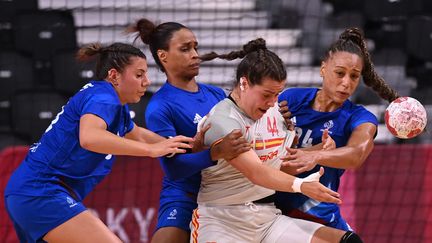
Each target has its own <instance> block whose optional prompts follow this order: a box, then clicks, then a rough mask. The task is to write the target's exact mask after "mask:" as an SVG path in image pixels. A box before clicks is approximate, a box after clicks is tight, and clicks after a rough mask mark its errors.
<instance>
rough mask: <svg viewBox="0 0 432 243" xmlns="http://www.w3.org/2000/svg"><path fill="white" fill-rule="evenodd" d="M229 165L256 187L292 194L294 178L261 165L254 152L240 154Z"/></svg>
mask: <svg viewBox="0 0 432 243" xmlns="http://www.w3.org/2000/svg"><path fill="white" fill-rule="evenodd" d="M229 163H230V164H231V165H232V166H234V167H235V168H236V169H237V170H239V171H240V172H241V173H243V175H244V176H246V177H247V178H248V179H249V180H250V181H251V182H252V183H254V184H256V185H259V186H262V187H266V188H269V189H273V190H277V191H284V192H293V190H292V184H293V182H294V179H295V177H293V176H291V175H288V174H286V173H284V172H282V171H280V170H277V169H275V168H271V167H269V166H267V165H263V164H262V162H261V161H260V160H259V158H258V156H257V155H256V153H255V152H254V151H248V152H245V153H242V154H240V155H239V156H238V157H236V158H234V159H232V160H230V161H229Z"/></svg>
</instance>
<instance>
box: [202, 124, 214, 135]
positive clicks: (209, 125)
mask: <svg viewBox="0 0 432 243" xmlns="http://www.w3.org/2000/svg"><path fill="white" fill-rule="evenodd" d="M210 127H211V124H210V123H209V124H207V125H206V126H205V127H204V128H202V129H201V131H200V132H201V133H202V134H205V133H206V132H207V131H208V130H209V129H210Z"/></svg>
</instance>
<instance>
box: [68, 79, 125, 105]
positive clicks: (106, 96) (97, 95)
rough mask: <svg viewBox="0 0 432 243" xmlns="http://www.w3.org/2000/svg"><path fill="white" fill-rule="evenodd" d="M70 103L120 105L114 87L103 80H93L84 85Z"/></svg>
mask: <svg viewBox="0 0 432 243" xmlns="http://www.w3.org/2000/svg"><path fill="white" fill-rule="evenodd" d="M71 101H72V102H76V101H79V103H82V102H84V103H87V102H94V103H104V104H113V105H117V104H120V102H119V100H118V96H117V94H116V92H115V90H114V87H112V85H111V84H110V83H109V82H106V81H104V80H93V81H90V82H89V83H87V84H86V85H84V86H83V87H82V88H81V89H80V91H78V92H77V93H76V94H75V95H74V96H73V97H72V98H71Z"/></svg>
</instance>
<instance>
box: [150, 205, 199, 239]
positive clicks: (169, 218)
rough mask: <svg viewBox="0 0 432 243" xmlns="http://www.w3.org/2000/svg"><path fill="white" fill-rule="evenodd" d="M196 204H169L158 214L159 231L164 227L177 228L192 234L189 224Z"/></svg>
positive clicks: (157, 226)
mask: <svg viewBox="0 0 432 243" xmlns="http://www.w3.org/2000/svg"><path fill="white" fill-rule="evenodd" d="M195 208H196V203H187V202H181V203H175V202H174V203H169V204H166V205H164V206H162V207H161V208H160V209H159V212H158V221H157V224H156V229H155V231H157V230H158V229H160V228H163V227H176V228H180V229H183V230H185V231H187V232H190V228H189V224H190V221H191V219H192V211H193V210H194V209H195Z"/></svg>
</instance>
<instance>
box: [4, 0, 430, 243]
mask: <svg viewBox="0 0 432 243" xmlns="http://www.w3.org/2000/svg"><path fill="white" fill-rule="evenodd" d="M142 17H145V18H148V19H150V20H153V21H156V22H157V23H162V22H167V21H176V22H180V23H182V24H184V25H186V26H188V27H190V28H191V29H192V30H193V31H194V33H195V34H196V36H197V39H198V42H199V52H200V53H201V54H204V53H207V52H210V51H216V52H220V53H225V52H228V51H231V50H237V49H239V48H240V47H241V46H242V45H243V44H245V43H247V41H249V40H252V39H255V38H257V37H263V38H264V39H266V41H267V45H268V47H269V49H271V50H273V51H275V52H276V53H277V54H278V55H279V56H280V57H281V58H282V60H283V61H284V63H285V65H286V67H287V71H288V82H287V87H296V86H300V87H304V86H307V87H319V86H320V84H321V78H320V76H319V65H320V62H321V56H322V55H323V53H324V51H325V50H326V48H327V47H328V46H329V45H330V44H331V43H332V42H333V41H334V40H336V38H338V36H339V34H340V33H341V32H342V31H343V30H344V29H345V28H347V27H352V26H355V27H359V28H361V29H363V30H364V32H365V36H366V38H367V43H368V48H369V51H370V53H371V56H372V61H373V62H374V64H375V68H376V70H377V72H378V73H379V74H380V75H381V76H382V77H383V78H384V79H385V80H386V82H387V83H388V84H389V85H391V86H392V87H393V88H394V89H396V90H397V91H398V92H399V94H400V95H402V96H412V97H414V98H416V99H418V100H419V101H420V102H422V104H423V105H424V106H425V108H426V110H427V113H428V117H429V118H430V117H431V116H430V114H432V1H430V0H410V1H408V0H350V1H344V0H81V1H80V0H39V1H38V0H0V82H1V88H0V150H2V152H1V153H0V155H1V156H0V182H1V183H2V184H0V192H2V190H3V189H4V185H5V183H6V181H7V178H8V176H9V174H10V172H11V171H12V170H13V169H14V168H15V167H16V164H17V163H19V162H20V161H21V160H22V158H23V157H24V156H25V153H26V152H27V150H26V146H28V145H30V144H32V143H34V142H37V140H38V138H39V137H40V136H41V134H42V133H43V132H44V131H45V129H46V128H47V127H48V125H49V123H50V122H51V120H52V119H54V118H55V116H56V114H57V113H58V112H59V111H60V108H61V106H62V105H64V104H65V103H66V102H67V100H68V98H69V97H70V96H71V95H73V94H74V93H75V92H77V91H78V90H79V89H80V88H81V87H82V86H83V85H84V84H85V83H86V82H88V81H89V80H91V79H92V77H93V74H94V72H93V69H92V68H93V67H94V63H76V62H75V60H74V55H75V53H76V51H77V49H78V48H79V47H81V46H82V45H85V44H87V43H91V42H101V43H104V44H110V43H112V42H126V43H133V41H134V36H131V35H127V34H125V33H124V30H125V28H126V27H127V26H128V25H129V24H131V23H133V22H135V21H136V20H137V19H139V18H142ZM134 45H135V46H137V47H139V48H141V49H142V50H143V51H144V53H145V54H146V56H147V58H148V62H149V78H150V80H151V81H152V85H151V87H150V89H149V92H148V93H147V94H146V96H144V97H143V99H142V100H141V102H140V103H138V104H134V105H131V115H132V117H133V118H134V121H135V123H137V124H139V125H141V126H145V123H144V112H145V107H146V104H147V102H148V100H149V99H150V97H151V95H152V92H154V91H156V90H158V88H159V87H160V86H161V85H162V84H163V83H164V82H165V81H166V80H165V78H164V75H163V74H162V73H161V72H160V71H158V68H157V67H156V64H155V62H154V60H153V59H152V57H151V54H150V52H149V51H148V49H147V48H146V47H144V46H143V45H142V44H141V42H140V41H137V42H136V43H134ZM237 63H238V60H237V61H231V62H228V61H220V60H215V61H211V62H205V63H203V64H202V66H201V69H200V75H199V76H198V78H197V80H198V81H199V82H203V83H209V84H214V85H218V86H220V87H222V88H226V89H229V88H231V85H232V83H233V81H234V76H235V66H236V64H237ZM351 100H353V101H354V102H356V103H359V104H363V105H365V106H366V107H367V109H369V110H370V111H371V112H373V113H374V114H375V115H376V116H377V117H378V119H379V121H380V125H379V128H378V135H377V137H376V139H375V143H376V144H377V146H376V147H375V150H374V152H373V153H372V155H371V156H370V158H369V159H368V161H366V162H365V166H364V167H363V168H361V169H360V170H358V171H355V172H352V171H350V172H348V173H347V174H348V175H345V176H344V177H343V180H344V179H345V181H343V185H342V188H341V191H342V192H343V193H344V194H343V195H342V196H344V198H345V199H344V206H343V207H344V211H345V212H344V214H345V215H346V216H347V218H348V221H349V223H350V224H351V225H352V226H354V228H355V229H356V230H357V231H358V232H359V234H360V235H362V236H363V237H364V240H365V242H392V243H393V242H432V233H431V232H432V226H431V225H432V210H431V207H432V179H428V176H430V175H431V173H432V156H431V155H430V154H431V152H430V151H432V147H431V146H430V144H431V142H432V134H431V132H430V131H431V130H432V127H431V125H428V126H427V128H426V131H425V132H424V133H422V134H421V135H419V136H418V137H416V138H414V139H410V140H401V139H397V138H395V137H394V136H392V135H391V134H390V133H389V132H388V130H387V129H386V128H385V125H384V121H383V113H384V111H385V109H386V107H387V105H388V103H387V102H386V101H382V100H381V99H380V98H379V97H378V96H377V95H375V93H374V92H373V91H371V90H369V89H368V88H367V87H365V86H364V85H363V84H361V85H360V87H359V88H358V90H357V92H356V93H355V94H354V95H353V96H352V97H351ZM118 160H119V161H121V162H117V163H116V166H117V167H115V169H114V172H113V174H112V175H110V176H108V178H107V179H106V180H105V181H104V183H103V185H101V186H100V187H99V189H98V190H97V191H96V192H95V193H92V194H91V196H90V198H89V199H87V204H86V205H87V206H89V207H90V208H94V209H95V210H94V212H95V213H98V215H99V216H100V217H101V218H102V219H103V220H104V222H105V223H107V224H108V225H109V227H110V228H111V229H112V230H113V231H115V232H116V233H117V234H119V235H120V236H121V238H122V240H123V241H125V242H147V241H148V239H149V238H148V237H149V235H151V233H152V229H153V228H152V227H154V222H155V220H156V219H155V210H157V206H158V193H159V189H160V178H161V176H162V173H161V171H160V169H159V167H158V162H157V161H155V160H152V159H147V158H146V159H143V158H131V157H120V158H119V159H118ZM143 160H145V161H150V162H143ZM0 201H1V203H3V200H2V199H1V200H0ZM1 207H3V209H4V205H2V204H0V211H1V210H2V208H1ZM1 213H3V214H0V242H15V241H16V239H15V238H14V233H13V232H11V227H10V225H9V222H8V221H7V216H6V215H5V214H4V212H1ZM2 236H3V240H2Z"/></svg>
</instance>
